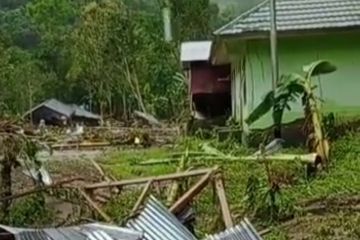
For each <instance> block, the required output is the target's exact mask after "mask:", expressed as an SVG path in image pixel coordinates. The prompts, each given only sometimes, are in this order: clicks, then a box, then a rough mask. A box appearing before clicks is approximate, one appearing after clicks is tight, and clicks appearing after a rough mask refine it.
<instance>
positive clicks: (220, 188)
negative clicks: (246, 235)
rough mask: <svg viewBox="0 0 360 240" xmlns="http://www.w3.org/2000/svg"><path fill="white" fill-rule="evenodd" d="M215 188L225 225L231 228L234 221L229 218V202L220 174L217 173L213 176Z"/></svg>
mask: <svg viewBox="0 0 360 240" xmlns="http://www.w3.org/2000/svg"><path fill="white" fill-rule="evenodd" d="M215 188H216V193H217V195H218V198H219V202H220V208H221V213H222V215H223V220H224V223H225V226H226V228H227V229H228V228H232V227H233V226H234V223H233V221H232V218H231V213H230V208H229V204H228V202H227V200H226V194H225V188H224V182H223V179H222V176H221V175H220V174H218V175H217V176H216V178H215Z"/></svg>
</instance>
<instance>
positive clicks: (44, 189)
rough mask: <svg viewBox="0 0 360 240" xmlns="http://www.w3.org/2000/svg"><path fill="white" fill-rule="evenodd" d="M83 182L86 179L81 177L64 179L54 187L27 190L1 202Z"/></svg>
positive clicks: (0, 200) (4, 198)
mask: <svg viewBox="0 0 360 240" xmlns="http://www.w3.org/2000/svg"><path fill="white" fill-rule="evenodd" d="M81 180H84V179H83V178H81V177H73V178H70V179H64V180H61V181H59V182H56V183H54V184H52V185H49V186H43V187H35V188H33V189H30V190H27V191H24V192H21V193H17V194H14V195H11V196H7V197H3V198H1V199H0V202H3V201H8V200H14V199H17V198H21V197H25V196H27V195H31V194H34V193H38V192H43V191H46V190H49V189H52V188H57V187H62V185H64V184H68V183H71V182H74V181H81Z"/></svg>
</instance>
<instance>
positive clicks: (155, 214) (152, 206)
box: [127, 196, 196, 240]
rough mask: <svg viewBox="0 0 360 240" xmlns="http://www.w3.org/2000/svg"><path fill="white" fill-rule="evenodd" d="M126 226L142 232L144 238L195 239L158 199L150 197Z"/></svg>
mask: <svg viewBox="0 0 360 240" xmlns="http://www.w3.org/2000/svg"><path fill="white" fill-rule="evenodd" d="M127 227H129V228H132V229H134V230H136V231H139V232H143V233H144V239H146V240H195V239H196V238H195V236H193V235H192V234H191V233H190V231H189V230H188V229H186V228H185V227H184V226H183V225H182V224H181V223H180V222H179V220H178V219H177V218H176V217H175V216H174V215H173V214H171V213H170V212H169V211H168V210H167V209H166V208H165V207H164V206H163V205H162V204H161V203H160V202H159V201H158V200H156V199H155V198H154V197H153V196H151V197H150V199H149V201H148V203H147V204H146V206H145V208H144V210H143V211H142V212H141V213H140V215H139V216H138V217H136V218H135V219H131V220H130V221H129V222H128V223H127Z"/></svg>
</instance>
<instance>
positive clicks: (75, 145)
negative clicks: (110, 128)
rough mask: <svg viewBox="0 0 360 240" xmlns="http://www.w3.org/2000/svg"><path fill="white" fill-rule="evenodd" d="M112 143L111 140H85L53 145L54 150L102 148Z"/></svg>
mask: <svg viewBox="0 0 360 240" xmlns="http://www.w3.org/2000/svg"><path fill="white" fill-rule="evenodd" d="M109 146H111V144H110V143H109V142H84V143H79V144H78V143H62V144H53V145H52V146H51V148H52V149H54V150H59V149H77V148H80V149H84V148H90V149H91V148H102V147H109Z"/></svg>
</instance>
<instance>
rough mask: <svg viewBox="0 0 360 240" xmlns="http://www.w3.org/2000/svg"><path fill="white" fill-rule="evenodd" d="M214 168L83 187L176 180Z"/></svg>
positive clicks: (95, 187) (195, 175) (200, 174)
mask: <svg viewBox="0 0 360 240" xmlns="http://www.w3.org/2000/svg"><path fill="white" fill-rule="evenodd" d="M213 170H214V168H205V169H199V170H194V171H189V172H184V173H173V174H167V175H162V176H157V177H154V176H152V177H143V178H136V179H131V180H123V181H115V182H102V183H95V184H90V185H87V186H85V187H84V189H86V190H89V189H98V188H108V187H124V186H130V185H139V184H145V183H147V182H149V181H150V180H153V182H161V181H169V180H176V179H182V178H188V177H197V176H202V175H205V174H207V173H208V172H210V171H213Z"/></svg>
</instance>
